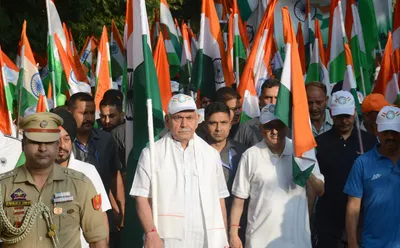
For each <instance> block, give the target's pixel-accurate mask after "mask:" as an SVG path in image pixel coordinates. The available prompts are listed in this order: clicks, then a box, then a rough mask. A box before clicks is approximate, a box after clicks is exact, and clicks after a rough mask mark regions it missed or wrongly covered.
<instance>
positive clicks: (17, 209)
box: [13, 207, 25, 215]
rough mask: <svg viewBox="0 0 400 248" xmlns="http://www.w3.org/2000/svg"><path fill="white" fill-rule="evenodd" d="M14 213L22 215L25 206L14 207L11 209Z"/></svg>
mask: <svg viewBox="0 0 400 248" xmlns="http://www.w3.org/2000/svg"><path fill="white" fill-rule="evenodd" d="M13 210H14V211H13V212H14V215H23V214H25V208H24V207H15V208H14V209H13Z"/></svg>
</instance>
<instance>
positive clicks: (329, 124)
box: [311, 109, 333, 136]
mask: <svg viewBox="0 0 400 248" xmlns="http://www.w3.org/2000/svg"><path fill="white" fill-rule="evenodd" d="M332 126H333V119H332V117H331V113H330V111H329V109H325V122H324V123H323V124H322V126H321V129H320V130H319V131H317V129H315V127H314V125H311V128H312V132H313V134H314V136H317V135H320V134H322V133H324V132H326V131H328V130H329V129H331V128H332Z"/></svg>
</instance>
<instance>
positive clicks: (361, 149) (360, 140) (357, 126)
mask: <svg viewBox="0 0 400 248" xmlns="http://www.w3.org/2000/svg"><path fill="white" fill-rule="evenodd" d="M355 112H356V128H357V136H358V143H359V144H360V153H361V154H364V146H363V142H362V137H361V125H360V119H359V118H358V113H357V111H355Z"/></svg>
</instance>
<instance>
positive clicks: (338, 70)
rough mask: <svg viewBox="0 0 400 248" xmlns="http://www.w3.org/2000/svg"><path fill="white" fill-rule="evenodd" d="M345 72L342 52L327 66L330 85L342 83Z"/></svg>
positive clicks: (344, 60) (344, 58) (344, 59)
mask: <svg viewBox="0 0 400 248" xmlns="http://www.w3.org/2000/svg"><path fill="white" fill-rule="evenodd" d="M345 71H346V57H345V56H344V51H343V52H341V53H340V54H339V56H337V57H336V58H335V59H334V60H333V61H332V62H331V63H330V64H329V79H330V80H331V83H337V82H340V81H343V79H344V73H345Z"/></svg>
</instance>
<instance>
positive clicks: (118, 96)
mask: <svg viewBox="0 0 400 248" xmlns="http://www.w3.org/2000/svg"><path fill="white" fill-rule="evenodd" d="M109 97H110V98H116V99H117V100H120V101H121V102H123V101H124V94H122V92H121V91H119V90H116V89H109V90H107V91H106V92H104V95H103V99H104V98H109Z"/></svg>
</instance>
